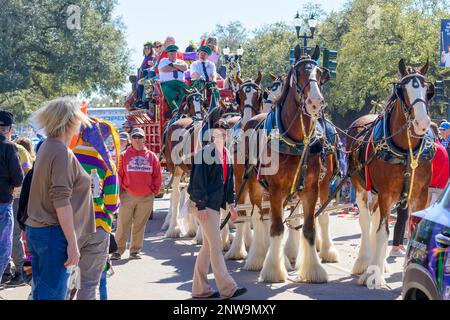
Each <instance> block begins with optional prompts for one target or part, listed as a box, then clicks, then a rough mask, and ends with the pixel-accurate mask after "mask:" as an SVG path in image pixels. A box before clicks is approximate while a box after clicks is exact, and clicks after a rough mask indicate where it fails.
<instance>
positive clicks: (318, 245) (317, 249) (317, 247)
mask: <svg viewBox="0 0 450 320" xmlns="http://www.w3.org/2000/svg"><path fill="white" fill-rule="evenodd" d="M321 247H322V239H320V238H319V237H318V236H316V251H317V252H320V248H321Z"/></svg>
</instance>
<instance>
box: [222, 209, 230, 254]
mask: <svg viewBox="0 0 450 320" xmlns="http://www.w3.org/2000/svg"><path fill="white" fill-rule="evenodd" d="M227 214H228V210H223V209H220V216H221V217H222V220H223V219H225V218H226V216H227ZM220 235H221V238H222V249H223V251H227V250H228V249H229V248H230V227H229V226H228V223H226V224H225V226H224V227H223V229H222V230H221V231H220Z"/></svg>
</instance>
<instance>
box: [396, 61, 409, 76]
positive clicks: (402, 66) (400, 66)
mask: <svg viewBox="0 0 450 320" xmlns="http://www.w3.org/2000/svg"><path fill="white" fill-rule="evenodd" d="M407 69H408V68H407V66H406V63H405V60H404V59H400V61H399V62H398V71H400V74H401V75H402V77H405V76H406V75H408V71H407Z"/></svg>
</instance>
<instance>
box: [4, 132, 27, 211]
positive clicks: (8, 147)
mask: <svg viewBox="0 0 450 320" xmlns="http://www.w3.org/2000/svg"><path fill="white" fill-rule="evenodd" d="M22 180H23V171H22V167H21V166H20V161H19V155H18V152H17V147H16V145H15V144H14V143H13V142H10V141H8V140H6V138H5V137H4V136H3V135H1V134H0V203H11V202H12V200H13V196H12V195H13V190H14V188H17V187H20V186H21V185H22Z"/></svg>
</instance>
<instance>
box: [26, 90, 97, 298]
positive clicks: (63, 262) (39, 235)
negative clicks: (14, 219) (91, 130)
mask: <svg viewBox="0 0 450 320" xmlns="http://www.w3.org/2000/svg"><path fill="white" fill-rule="evenodd" d="M31 123H32V125H33V126H34V128H35V129H36V130H37V131H44V132H45V134H46V135H47V140H46V141H45V142H44V143H43V144H42V146H41V147H40V149H39V152H38V153H37V156H36V162H35V164H34V173H33V179H32V182H31V189H30V196H29V200H28V219H27V221H26V237H27V244H28V248H29V250H30V254H31V256H32V268H33V285H34V290H33V299H34V300H64V299H65V297H66V293H67V280H68V277H69V271H70V270H67V269H70V268H71V267H74V266H76V265H77V264H78V262H79V259H80V250H79V247H78V241H79V239H80V238H81V237H83V236H87V235H89V234H92V233H94V232H95V216H94V210H93V209H94V207H93V202H92V196H91V191H90V190H91V179H90V176H89V175H88V174H87V173H86V172H85V170H84V169H83V167H82V166H81V165H80V163H79V162H78V160H77V159H76V157H75V156H74V154H73V153H72V151H71V150H70V149H69V148H68V146H69V143H70V140H71V138H72V136H73V135H74V134H76V133H78V131H79V129H80V125H81V124H84V125H86V126H90V123H89V120H88V118H87V117H86V116H85V115H84V114H83V113H82V112H81V109H80V107H79V104H78V103H77V102H76V101H74V100H72V99H70V98H58V99H56V100H53V101H50V102H48V103H47V104H45V105H44V106H43V107H42V108H40V109H39V110H37V111H36V112H34V113H33V114H32V116H31Z"/></svg>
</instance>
